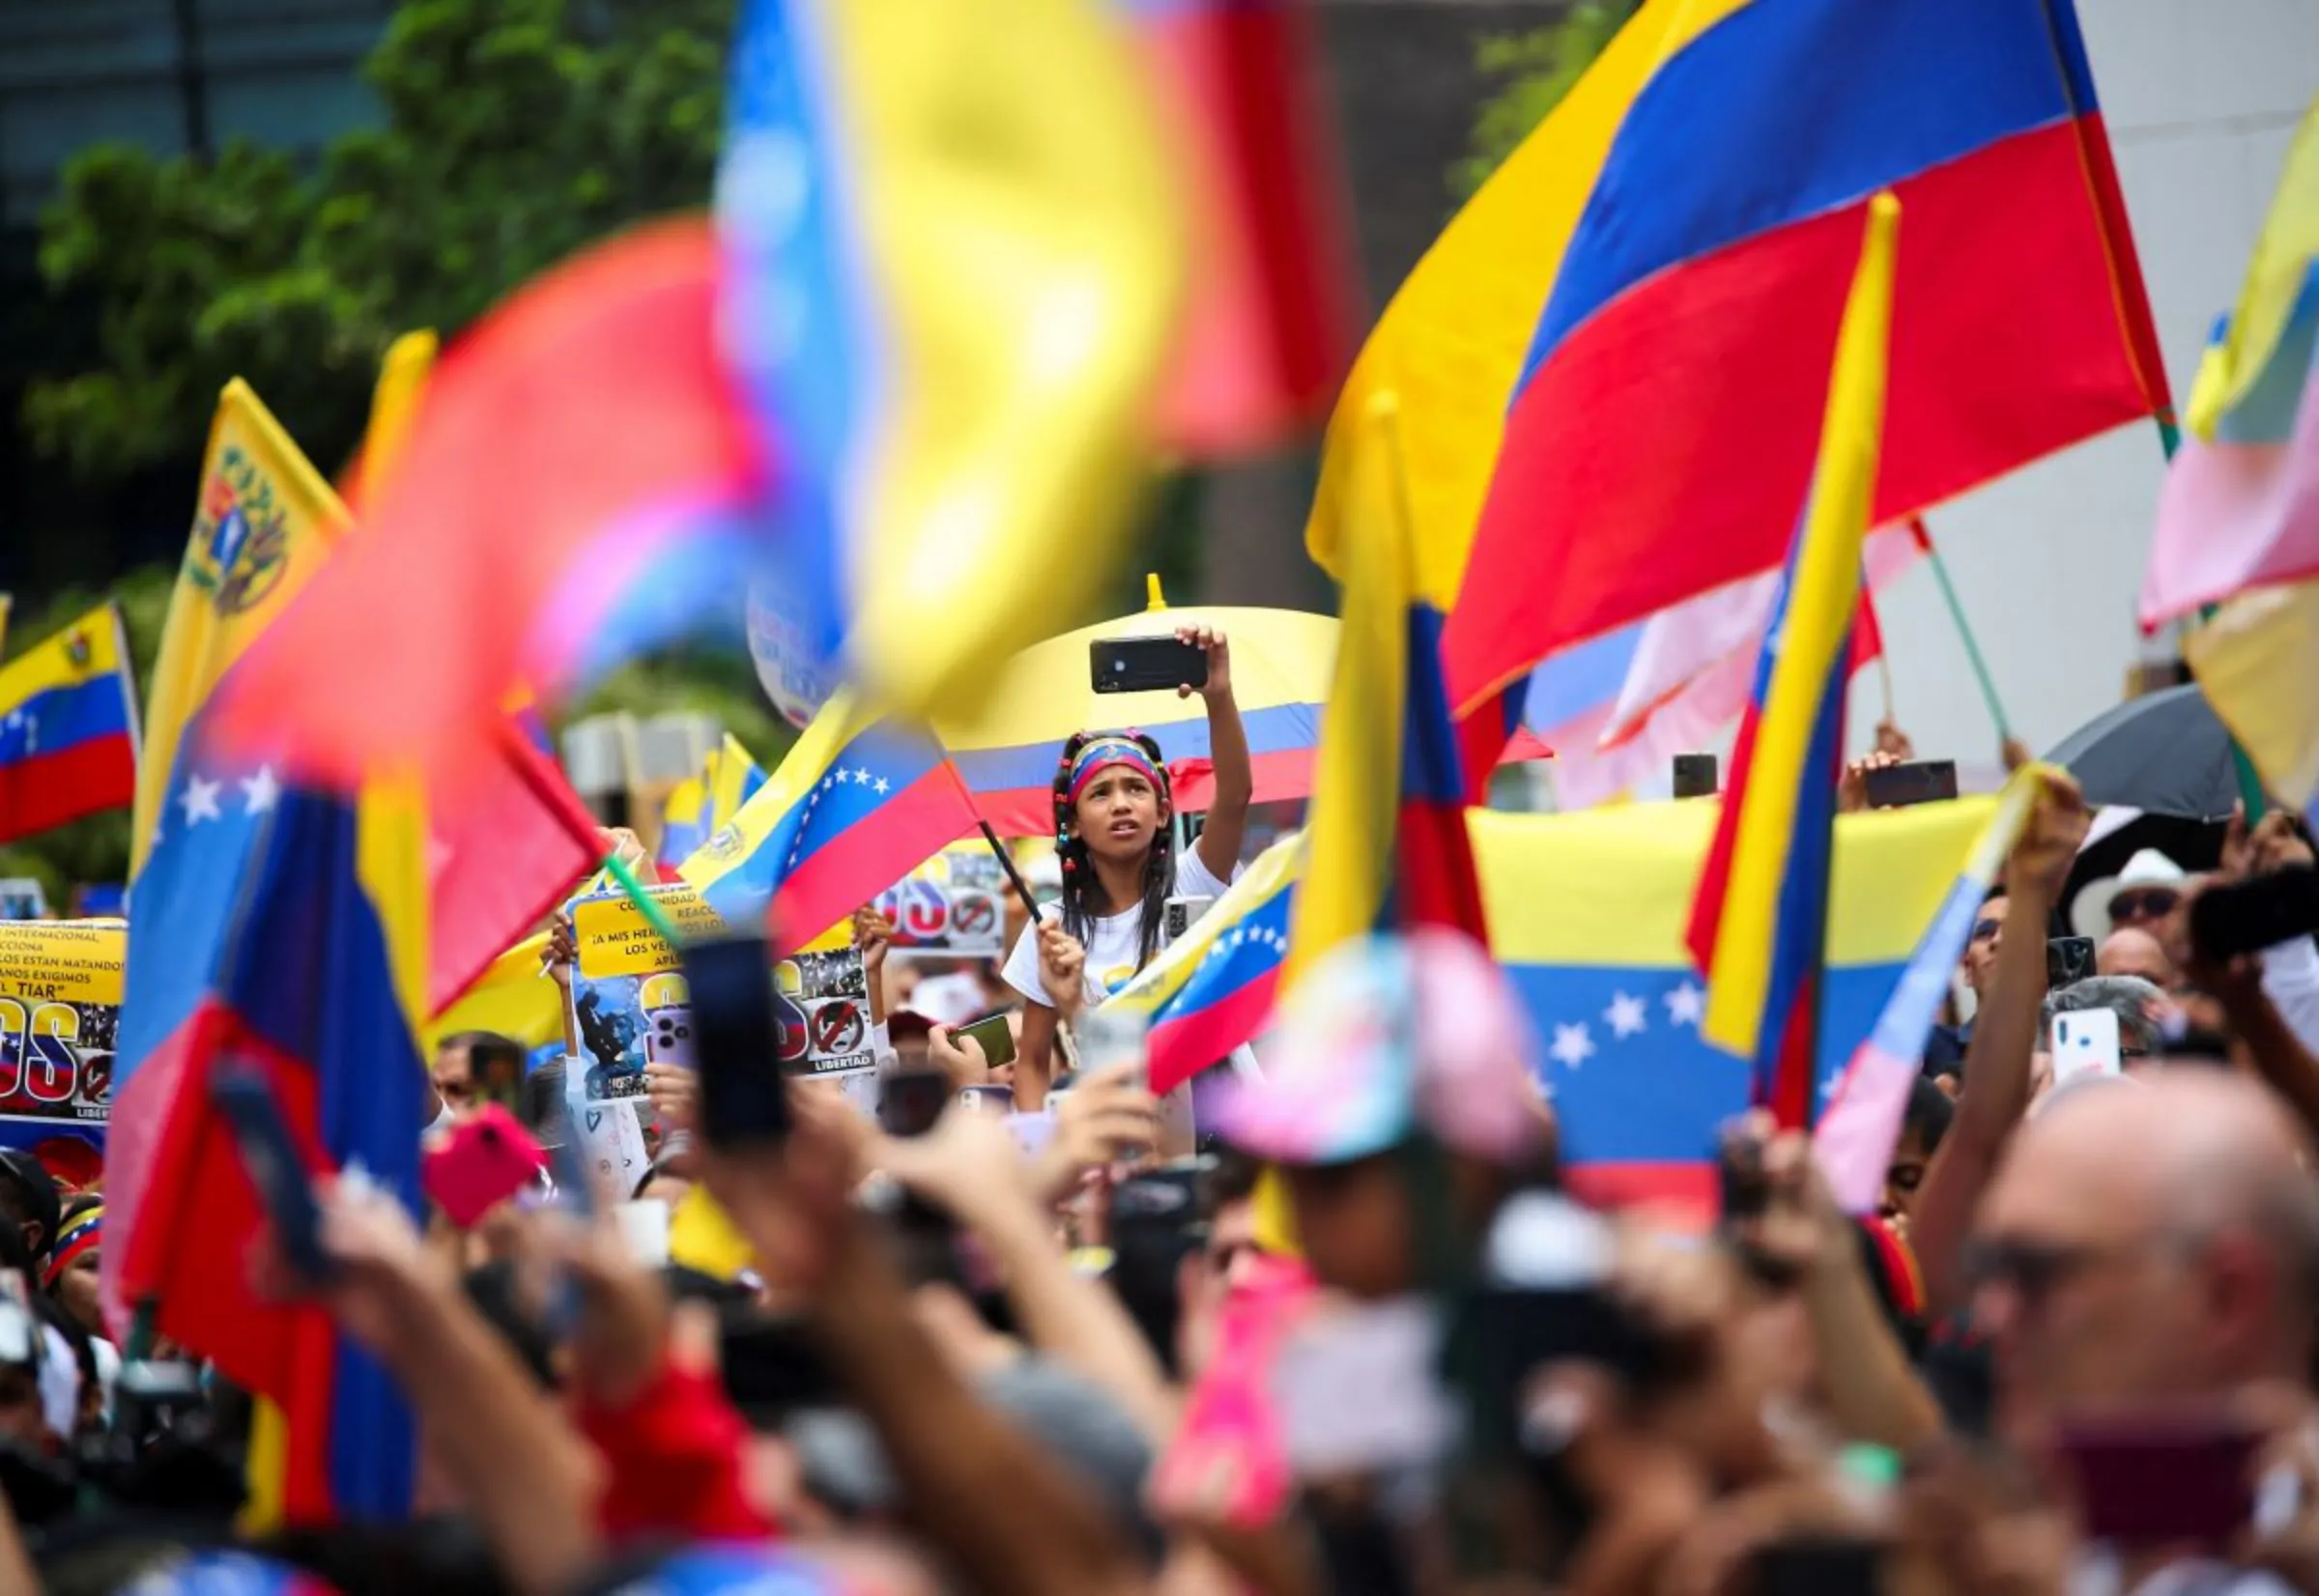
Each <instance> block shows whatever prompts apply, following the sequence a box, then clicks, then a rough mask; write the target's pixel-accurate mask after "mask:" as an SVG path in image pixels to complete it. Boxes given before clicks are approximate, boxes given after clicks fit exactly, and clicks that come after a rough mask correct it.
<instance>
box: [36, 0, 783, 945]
mask: <svg viewBox="0 0 2319 1596" xmlns="http://www.w3.org/2000/svg"><path fill="white" fill-rule="evenodd" d="M733 4H734V0H403V3H402V4H401V5H399V6H397V7H396V8H395V10H394V12H393V14H392V16H391V18H390V19H389V21H388V23H387V29H386V31H385V33H384V35H383V36H382V38H381V39H380V42H379V43H378V45H377V46H376V48H375V49H373V51H372V52H371V54H370V56H369V58H368V59H367V60H366V61H365V63H364V65H363V69H362V78H363V81H364V83H365V84H366V86H367V87H368V88H369V90H370V92H371V94H372V95H373V97H374V98H375V100H376V101H377V103H378V105H379V107H380V110H381V113H382V115H381V117H380V119H379V121H378V123H377V125H376V126H374V127H371V128H364V129H361V130H359V131H356V132H352V133H348V134H345V135H343V136H341V137H340V138H338V139H337V140H335V141H334V142H332V143H331V144H330V146H329V148H328V149H327V150H326V151H325V152H324V154H323V157H322V159H321V161H320V163H319V165H318V166H315V167H313V168H312V169H301V166H300V165H299V164H298V163H296V162H294V161H293V160H292V159H291V158H290V157H287V156H285V155H283V154H281V153H279V152H273V151H266V150H260V149H257V148H255V147H253V146H250V145H248V144H234V145H231V146H229V147H227V148H226V149H224V150H223V151H221V152H220V153H219V154H218V155H217V157H216V158H215V159H214V160H209V161H202V160H197V159H194V158H192V157H173V158H170V159H165V160H162V159H156V158H155V157H152V156H151V155H148V154H147V153H145V152H144V151H141V150H138V149H135V148H132V147H129V146H121V145H109V146H101V147H98V148H94V149H91V150H88V151H86V152H84V153H82V154H81V155H80V156H78V157H76V158H75V159H74V160H73V162H72V165H71V166H70V167H68V168H67V170H66V173H65V179H64V191H63V195H62V198H61V199H60V200H59V201H58V203H57V204H56V205H55V206H54V207H52V208H51V210H50V212H49V214H47V215H46V216H45V217H44V218H43V229H42V239H41V270H42V272H43V276H44V277H45V279H46V281H47V283H48V285H49V287H50V289H51V290H52V291H53V292H54V293H56V294H58V295H60V296H72V297H74V298H75V299H80V300H82V301H84V302H88V303H91V304H93V305H94V306H95V307H96V311H97V316H98V325H99V327H100V350H99V354H100V359H99V363H98V364H97V366H96V367H95V368H94V369H91V370H88V371H84V372H78V373H72V374H69V375H66V376H62V377H59V378H55V379H53V380H46V381H41V382H37V383H35V384H34V385H33V386H32V388H31V390H30V391H29V393H28V395H27V398H26V402H25V407H24V422H25V425H26V427H27V428H28V430H29V432H30V435H31V437H32V439H33V442H34V445H35V447H36V449H37V450H38V451H39V452H40V454H41V455H42V456H43V457H44V458H46V459H49V460H52V461H55V462H57V463H59V464H61V465H63V466H64V467H66V468H67V469H68V470H71V471H72V473H73V474H74V475H75V476H77V477H79V478H81V479H82V480H86V481H92V482H102V481H106V480H109V479H112V478H115V477H117V476H120V475H123V474H125V473H127V472H129V471H132V470H137V469H139V468H142V467H146V466H151V465H156V464H171V463H182V464H186V465H189V464H190V463H191V462H192V461H193V460H194V459H196V458H197V457H198V456H199V454H200V452H201V448H202V445H203V441H204V439H205V438H206V436H207V430H208V426H209V419H210V413H211V410H212V408H213V407H214V405H215V401H216V395H217V391H218V389H219V388H221V387H222V386H223V385H225V383H226V381H227V379H229V378H231V377H235V376H241V377H244V378H246V379H247V380H248V381H249V383H250V384H251V385H252V386H254V387H255V388H256V389H257V390H258V392H259V393H260V394H261V395H262V396H263V397H264V398H265V400H266V402H267V404H268V406H269V407H270V408H272V410H273V412H274V413H276V414H277V415H279V416H280V417H281V418H282V420H283V423H284V424H285V425H286V426H287V427H288V428H289V429H290V431H291V433H292V435H293V436H294V437H296V438H297V440H298V441H299V443H300V445H301V447H303V448H304V449H305V450H306V452H307V453H308V454H309V455H310V456H311V457H312V458H313V459H314V460H315V462H316V463H317V464H319V465H321V466H322V467H323V468H324V469H325V470H334V468H335V467H336V466H337V464H338V463H339V462H342V461H343V460H345V459H346V457H347V456H348V454H349V453H350V452H351V451H352V449H353V447H354V445H355V443H356V442H357V441H358V439H359V437H360V435H361V428H362V425H363V421H364V418H365V415H366V413H367V409H368V405H369V397H370V388H371V385H372V383H373V381H374V380H375V378H376V376H377V372H378V360H379V356H380V355H381V354H382V353H383V352H384V351H385V349H386V347H387V343H388V342H390V341H391V340H392V339H393V337H394V336H395V334H397V333H398V332H400V331H402V330H404V329H405V328H413V327H434V328H439V329H441V330H442V331H444V333H445V334H446V335H447V334H450V333H453V332H456V331H457V330H458V329H459V328H462V327H464V326H465V325H466V324H467V323H469V322H471V321H472V320H473V319H474V318H475V317H476V316H477V315H478V314H479V313H480V312H482V311H483V310H484V309H485V308H487V307H488V306H489V305H490V304H492V303H493V302H494V301H495V300H497V299H499V298H500V297H501V296H502V295H504V294H505V293H506V292H507V291H508V290H510V289H512V288H513V287H515V286H516V285H518V284H519V283H521V282H523V281H524V280H525V279H526V278H528V277H530V276H531V275H532V274H534V273H535V272H537V271H541V270H542V269H544V268H546V267H548V266H550V265H552V264H554V263H555V262H556V261H558V260H560V259H562V258H563V257H564V256H566V255H568V254H570V253H571V252H572V251H574V250H575V249H578V248H580V247H581V246H582V245H584V244H586V243H587V242H590V241H592V240H594V239H597V238H600V237H602V236H603V235H605V234H607V233H610V232H613V231H615V230H616V229H617V228H619V227H620V226H622V225H623V224H625V223H628V222H631V221H634V220H637V219H639V218H643V217H646V216H651V215H656V214H666V213H669V212H673V211H680V210H685V209H688V208H694V207H698V206H701V205H702V204H704V203H706V201H707V199H708V194H709V185H710V182H711V178H712V175H713V171H714V165H715V158H716V150H717V142H718V138H719V134H720V130H721V127H722V119H723V99H724V85H723V71H724V53H725V40H726V37H727V35H728V33H729V32H730V26H731V22H732V13H733ZM191 510H192V506H191V505H190V504H188V505H187V506H186V514H187V517H188V519H189V518H190V515H191ZM174 577H175V572H174V571H173V570H171V569H168V568H165V567H160V566H155V567H152V568H149V569H146V570H142V571H137V572H134V573H131V574H129V575H128V576H126V577H124V578H123V579H122V580H120V581H119V582H118V583H116V584H114V585H113V586H112V588H111V592H110V596H113V597H116V598H118V599H119V600H120V601H121V603H122V607H123V611H124V613H125V614H126V615H127V617H128V624H129V642H130V649H131V652H132V654H133V656H134V658H135V660H136V663H137V667H138V670H139V678H138V679H139V691H140V697H142V696H143V692H144V689H145V685H146V680H145V675H144V672H146V671H148V670H150V669H151V668H152V665H153V661H154V658H155V656H156V654H157V651H158V648H159V642H160V631H161V624H162V620H163V618H164V616H165V615H166V613H167V611H168V603H169V591H170V587H171V584H172V582H173V580H174ZM105 596H107V595H106V594H104V593H100V592H92V591H87V590H78V591H72V592H66V593H62V594H59V595H57V596H56V597H55V598H54V599H53V600H52V601H51V602H49V603H48V604H46V605H45V606H43V608H42V609H41V610H40V611H38V612H37V613H23V612H20V613H18V614H17V615H16V617H15V621H14V625H13V626H12V627H11V628H10V637H9V642H10V644H11V647H12V651H20V650H22V649H23V648H26V647H29V646H30V645H31V644H32V643H34V642H36V641H39V640H40V639H42V638H43V637H46V636H47V635H49V634H50V633H51V632H53V631H55V630H56V629H57V628H59V627H61V626H62V625H64V624H65V623H66V622H67V621H68V620H70V619H71V618H72V616H74V615H77V614H80V613H83V612H85V611H86V610H88V609H90V608H92V607H94V606H95V605H96V604H98V603H100V602H101V601H102V599H103V598H104V597H105ZM618 709H625V710H630V711H633V712H635V713H637V714H639V715H651V714H655V713H658V712H661V711H664V710H673V709H697V710H701V711H704V712H706V713H708V714H710V715H713V716H715V717H717V718H718V719H719V720H721V721H722V722H723V723H724V724H725V725H726V727H728V728H729V729H730V730H731V731H732V732H733V733H734V734H735V735H736V736H738V737H739V738H740V739H741V740H742V742H743V743H745V744H746V745H747V746H748V747H749V749H750V750H751V752H752V753H754V754H756V755H757V756H758V757H759V759H760V760H761V761H764V762H765V763H766V764H767V765H768V766H769V765H770V764H771V763H772V762H773V761H774V760H776V759H777V758H778V757H779V756H780V755H781V753H782V752H783V751H784V750H785V749H786V748H787V745H788V742H789V740H790V733H789V731H788V729H787V727H785V726H783V725H782V724H781V723H780V722H779V721H778V720H777V719H776V718H775V717H774V716H773V715H772V714H771V713H770V712H769V710H768V709H767V708H766V706H765V702H764V699H763V697H762V695H761V694H760V693H759V690H758V688H757V685H756V681H755V678H754V676H753V675H752V673H751V670H750V668H749V664H748V661H747V659H746V658H745V657H742V656H741V655H739V654H737V653H723V652H717V651H713V650H701V651H690V652H685V653H681V654H675V655H672V656H669V657H667V658H663V659H654V660H644V661H639V662H637V663H635V664H633V665H631V666H629V667H628V668H626V669H625V670H620V671H618V672H616V674H614V675H613V676H612V677H610V678H609V679H607V680H606V681H604V682H603V683H602V684H600V685H599V686H598V687H597V689H596V690H595V691H594V692H592V693H591V694H590V696H589V697H588V698H587V699H586V700H585V701H584V702H581V703H578V704H575V705H572V706H569V713H570V714H571V715H573V716H579V715H585V714H589V713H594V712H596V711H599V710H618ZM128 863H129V825H128V819H127V816H126V815H125V814H109V815H99V816H94V817H92V818H90V819H88V820H84V821H80V822H78V823H76V824H73V825H71V826H66V827H61V828H59V829H58V830H56V831H53V832H49V833H46V834H44V835H43V836H41V837H39V838H34V839H29V840H26V841H23V842H20V843H17V844H15V845H14V846H12V847H0V875H10V874H30V875H34V876H37V877H39V878H40V879H41V880H42V881H43V884H44V885H45V886H46V887H47V889H48V892H49V896H50V898H51V899H52V900H53V901H55V902H57V903H58V904H59V905H60V907H61V906H62V904H63V903H64V901H65V894H66V893H67V892H68V891H69V889H70V886H71V884H72V882H75V881H118V880H120V879H121V878H122V876H123V874H124V873H125V872H126V870H127V869H128Z"/></svg>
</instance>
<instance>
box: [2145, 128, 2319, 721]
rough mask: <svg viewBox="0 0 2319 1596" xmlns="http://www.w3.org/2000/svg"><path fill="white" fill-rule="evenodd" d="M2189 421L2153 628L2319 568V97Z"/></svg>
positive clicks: (2158, 555)
mask: <svg viewBox="0 0 2319 1596" xmlns="http://www.w3.org/2000/svg"><path fill="white" fill-rule="evenodd" d="M2314 576H2319V100H2313V101H2312V103H2311V108H2310V110H2309V111H2307V112H2305V115H2304V119H2303V124H2302V126H2301V127H2299V128H2297V129H2296V132H2295V137H2294V141H2293V142H2292V143H2291V144H2290V145H2289V147H2288V150H2287V163H2286V169H2285V171H2284V173H2283V174H2282V175H2281V176H2280V179H2279V185H2278V193H2277V196H2276V199H2274V200H2273V202H2272V206H2271V214H2270V215H2269V216H2268V217H2267V218H2266V220H2265V222H2264V225H2263V232H2262V237H2261V238H2260V239H2259V240H2258V241H2257V242H2256V243H2255V249H2254V258H2253V259H2252V260H2251V261H2250V262H2249V263H2248V265H2247V280H2246V283H2245V285H2244V286H2243V287H2242V288H2241V289H2240V291H2239V302H2238V305H2237V308H2236V309H2234V310H2233V311H2232V313H2231V314H2230V316H2229V317H2228V318H2227V319H2225V320H2224V321H2223V322H2222V323H2221V324H2220V326H2219V327H2218V328H2216V329H2215V334H2214V336H2213V338H2212V339H2211V340H2210V341H2209V343H2208V345H2207V350H2206V355H2205V358H2204V359H2203V360H2202V361H2201V362H2200V364H2199V368H2198V380H2197V383H2196V385H2194V386H2193V387H2192V388H2191V390H2190V433H2189V436H2188V437H2186V438H2185V439H2184V440H2183V442H2182V449H2181V451H2180V452H2179V453H2178V454H2176V455H2175V457H2174V463H2173V465H2172V467H2171V468H2170V469H2169V470H2167V472H2166V486H2165V491H2164V493H2163V494H2162V496H2161V498H2160V499H2159V510H2158V533H2157V536H2156V537H2155V539H2153V541H2152V543H2151V545H2150V569H2149V572H2148V574H2147V575H2146V577H2145V578H2144V580H2143V584H2142V605H2141V610H2142V624H2143V625H2144V626H2145V627H2153V628H2155V627H2157V626H2159V625H2161V624H2162V623H2164V622H2166V621H2169V620H2173V619H2175V618H2177V617H2178V616H2181V615H2186V614H2189V613H2190V612H2192V611H2193V610H2196V609H2197V608H2199V607H2200V606H2201V605H2206V604H2213V603H2217V602H2219V601H2220V600H2222V599H2226V598H2228V597H2230V596H2231V595H2232V594H2235V593H2238V592H2241V591H2243V590H2245V589H2247V588H2249V587H2255V586H2261V585H2266V584H2278V583H2287V582H2295V581H2299V580H2303V579H2306V578H2310V577H2314ZM2273 608H2276V607H2273ZM2281 685H2282V687H2283V686H2284V685H2286V684H2283V683H2282V684H2281ZM2242 746H2245V745H2244V744H2243V743H2242Z"/></svg>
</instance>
